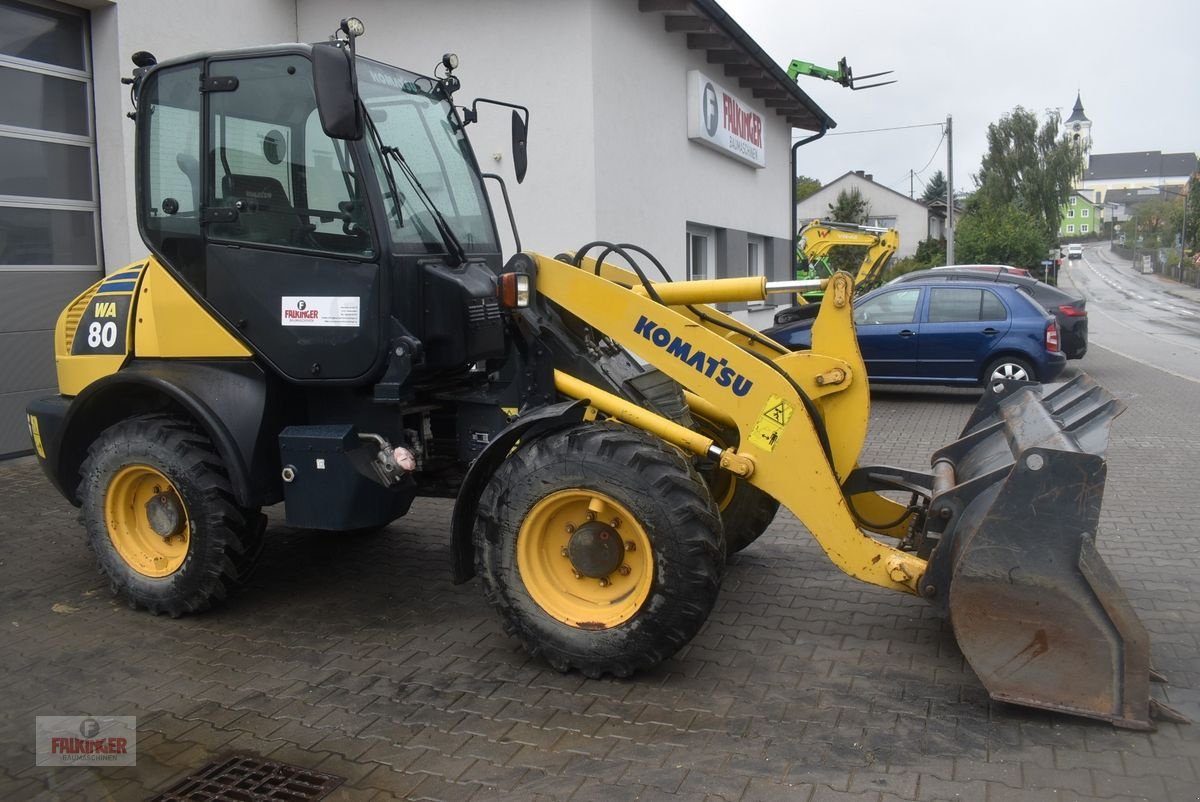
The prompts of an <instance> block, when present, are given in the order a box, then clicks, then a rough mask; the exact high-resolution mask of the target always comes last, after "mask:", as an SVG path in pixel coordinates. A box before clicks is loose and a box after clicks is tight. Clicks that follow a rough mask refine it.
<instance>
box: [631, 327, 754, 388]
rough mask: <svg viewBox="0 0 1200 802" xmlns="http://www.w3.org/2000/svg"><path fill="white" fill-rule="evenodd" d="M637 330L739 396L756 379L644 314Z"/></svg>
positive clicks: (635, 328) (718, 384)
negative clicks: (695, 348) (677, 335)
mask: <svg viewBox="0 0 1200 802" xmlns="http://www.w3.org/2000/svg"><path fill="white" fill-rule="evenodd" d="M633 333H634V334H640V335H642V337H643V339H646V340H649V341H650V342H652V343H654V344H655V345H657V346H658V347H659V348H662V349H664V350H665V351H666V352H667V353H668V354H670V355H671V356H673V357H675V358H676V359H678V360H679V361H680V362H682V363H684V364H685V365H687V366H688V367H692V368H695V369H696V372H697V373H700V374H702V375H704V376H707V377H708V378H710V379H712V380H713V381H715V382H716V383H717V386H718V387H728V388H730V389H731V390H732V391H733V394H734V395H736V396H739V397H741V396H744V395H746V393H748V392H750V388H751V387H752V386H753V385H754V382H753V381H751V380H750V379H747V378H746V377H745V376H743V375H742V374H740V373H738V372H737V371H736V370H734V369H733V368H731V367H729V361H728V360H727V359H724V358H722V359H713V358H712V357H711V356H709V355H708V354H706V353H704V352H703V351H700V350H696V351H693V350H692V344H691V343H689V342H687V341H686V340H684V339H683V338H682V337H673V336H671V332H670V331H668V330H667V329H665V328H663V327H662V326H660V325H658V324H657V323H655V322H654V321H653V320H650V319H649V318H647V317H646V316H645V315H642V316H641V318H640V319H639V320H638V322H637V323H636V324H635V325H634V327H633Z"/></svg>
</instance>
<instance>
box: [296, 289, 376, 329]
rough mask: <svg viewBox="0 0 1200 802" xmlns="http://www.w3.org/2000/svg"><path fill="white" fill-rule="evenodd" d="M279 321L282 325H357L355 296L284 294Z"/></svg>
mask: <svg viewBox="0 0 1200 802" xmlns="http://www.w3.org/2000/svg"><path fill="white" fill-rule="evenodd" d="M282 306H283V309H282V312H281V315H280V320H279V322H280V323H282V324H283V325H284V326H346V327H351V328H356V327H357V326H358V311H359V301H358V298H357V297H356V296H347V297H339V296H332V295H308V296H304V297H298V296H292V295H285V296H283V299H282Z"/></svg>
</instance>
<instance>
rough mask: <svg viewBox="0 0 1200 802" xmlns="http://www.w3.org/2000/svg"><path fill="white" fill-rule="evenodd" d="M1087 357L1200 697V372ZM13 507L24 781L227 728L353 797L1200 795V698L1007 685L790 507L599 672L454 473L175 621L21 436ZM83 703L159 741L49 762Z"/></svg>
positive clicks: (195, 752)
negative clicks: (491, 591)
mask: <svg viewBox="0 0 1200 802" xmlns="http://www.w3.org/2000/svg"><path fill="white" fill-rule="evenodd" d="M1084 367H1086V368H1087V369H1088V370H1089V372H1091V373H1092V374H1093V375H1094V376H1095V377H1096V378H1097V379H1098V380H1099V381H1101V382H1102V383H1104V384H1106V385H1107V386H1108V387H1109V388H1110V389H1111V390H1112V391H1113V392H1114V393H1116V394H1117V395H1118V396H1120V397H1122V398H1124V399H1126V400H1127V401H1128V402H1129V406H1130V409H1129V411H1128V413H1126V414H1125V415H1124V416H1123V417H1122V418H1120V419H1119V420H1118V421H1117V423H1116V426H1115V427H1114V432H1113V442H1112V445H1111V448H1110V450H1109V457H1110V470H1109V483H1108V492H1107V496H1106V498H1105V506H1104V514H1103V528H1102V530H1101V535H1100V543H1099V545H1100V548H1101V550H1102V552H1103V553H1104V555H1105V557H1106V558H1107V559H1108V561H1109V564H1110V566H1111V567H1112V569H1113V570H1114V572H1115V573H1116V575H1117V576H1118V578H1119V579H1120V581H1121V583H1122V584H1123V585H1124V587H1125V589H1126V591H1127V592H1128V594H1129V596H1130V598H1131V600H1132V603H1133V605H1134V606H1135V607H1136V608H1137V610H1138V612H1139V613H1140V615H1141V617H1142V620H1143V621H1144V622H1145V624H1146V627H1147V628H1148V629H1149V630H1150V632H1151V635H1152V638H1153V659H1154V662H1155V664H1156V666H1157V667H1158V668H1159V669H1160V670H1161V671H1163V672H1164V673H1165V674H1167V676H1168V677H1169V678H1170V680H1171V685H1170V686H1168V687H1166V688H1165V689H1159V690H1158V692H1159V693H1163V694H1164V696H1165V698H1166V700H1167V701H1168V702H1169V703H1170V704H1172V705H1175V706H1176V707H1178V708H1179V709H1181V710H1183V711H1184V712H1186V713H1187V714H1189V715H1191V716H1192V717H1193V718H1198V719H1200V579H1197V577H1198V576H1200V553H1198V551H1197V546H1196V543H1197V539H1196V533H1197V531H1200V504H1198V502H1197V497H1198V495H1200V493H1198V492H1197V491H1198V489H1200V483H1198V481H1197V478H1196V477H1197V476H1200V435H1198V434H1197V431H1196V420H1197V419H1196V407H1197V401H1198V400H1200V393H1198V392H1197V389H1196V386H1195V385H1194V384H1191V383H1189V382H1186V381H1183V380H1181V379H1176V378H1174V377H1171V376H1167V375H1164V374H1161V373H1157V372H1155V371H1153V370H1151V369H1149V368H1146V367H1144V366H1142V365H1139V364H1136V363H1134V362H1131V361H1129V360H1126V359H1123V358H1121V357H1117V356H1114V355H1112V354H1110V353H1108V352H1105V351H1103V350H1101V349H1095V352H1094V353H1091V354H1089V355H1088V357H1087V359H1086V361H1085V365H1084ZM975 398H976V395H975V394H974V393H971V392H966V391H950V392H946V391H916V390H911V391H910V390H899V391H889V392H879V393H876V395H875V398H874V407H873V419H872V434H871V438H870V445H869V453H868V455H867V459H868V460H870V461H877V462H890V463H894V464H899V465H905V466H909V467H915V468H920V467H922V466H923V465H922V464H923V461H924V460H927V458H928V455H929V454H930V453H931V452H932V450H933V449H934V448H936V447H937V446H940V445H942V444H944V443H945V442H947V441H949V440H951V439H953V438H954V437H955V435H956V434H957V430H958V428H959V427H960V426H961V425H962V423H963V422H964V421H965V420H966V417H967V415H968V413H969V411H970V409H971V408H972V406H973V404H974V400H975ZM0 512H2V513H3V517H2V519H0V520H2V524H0V538H2V542H3V545H4V548H3V550H0V799H5V800H9V799H12V800H18V799H31V798H45V799H59V798H63V799H74V798H81V799H115V800H125V799H130V800H132V799H144V798H146V797H147V796H148V795H150V794H151V792H153V791H156V790H162V789H164V788H166V787H168V786H169V785H170V784H171V783H173V782H175V781H177V780H178V779H179V778H181V777H182V776H185V775H186V774H188V773H190V772H191V771H193V770H195V769H196V768H198V767H199V766H201V765H202V764H204V763H206V762H208V761H210V760H212V759H213V758H215V757H217V756H220V755H225V754H228V753H249V754H253V755H259V756H266V757H269V758H270V759H275V760H281V761H284V762H288V763H294V764H299V765H303V766H306V767H309V768H315V769H317V770H319V771H325V772H329V773H333V774H337V775H340V776H342V777H344V778H345V782H344V783H343V784H342V786H341V787H340V788H339V789H338V790H336V791H335V792H334V793H333V794H332V795H331V796H330V797H329V798H330V799H338V800H365V799H379V800H386V799H393V798H397V799H435V800H467V799H470V800H472V801H473V802H475V801H482V800H500V799H514V800H518V799H519V800H539V799H543V800H563V799H570V800H573V801H576V802H586V800H606V801H607V802H615V801H617V800H626V799H642V800H711V801H712V802H715V801H716V800H744V801H745V802H752V800H800V801H801V802H824V801H825V800H838V799H841V800H856V801H858V802H884V800H936V799H956V800H987V802H1003V801H1004V800H1042V799H1045V800H1060V801H1061V800H1084V799H1093V798H1097V799H1099V798H1103V799H1133V798H1137V799H1153V800H1185V799H1197V798H1198V787H1200V783H1198V772H1200V725H1197V726H1179V725H1174V724H1164V725H1162V726H1161V727H1160V728H1159V730H1158V731H1157V732H1156V733H1152V734H1145V733H1132V732H1127V731H1121V730H1116V729H1114V728H1112V727H1111V726H1108V725H1105V724H1100V723H1094V722H1088V721H1083V720H1080V719H1074V718H1071V717H1067V716H1062V715H1055V714H1049V713H1042V712H1037V711H1031V710H1027V709H1022V708H1016V707H1011V706H1007V705H1003V704H996V703H992V702H990V701H989V700H988V698H987V696H986V694H985V693H984V691H983V689H982V688H981V686H980V684H979V682H978V680H977V679H976V677H975V675H974V674H973V673H972V672H971V670H970V669H969V668H968V667H967V666H966V665H965V664H964V660H963V658H962V656H961V655H960V653H959V651H958V649H957V647H956V645H955V642H954V639H953V637H952V635H951V633H950V631H949V628H948V626H947V625H946V624H945V623H943V622H941V621H940V620H938V619H937V618H936V617H935V616H934V615H933V611H932V609H931V608H930V607H928V606H926V605H925V604H924V603H923V602H921V601H920V600H917V599H915V598H910V597H906V596H902V595H899V594H894V593H889V592H887V591H884V590H881V589H877V588H874V587H872V586H869V585H865V584H860V583H858V582H855V581H853V580H851V579H849V578H847V577H845V576H843V575H842V574H841V573H840V572H838V571H837V570H836V569H835V568H834V567H833V566H832V565H831V564H830V563H829V561H828V560H827V559H826V558H825V557H824V555H823V554H822V553H821V552H820V550H819V548H818V547H817V546H816V544H815V543H814V542H813V541H812V540H811V538H809V537H808V536H807V534H805V533H804V532H803V531H802V529H801V527H800V526H799V524H798V523H797V522H796V521H795V519H794V518H792V517H791V516H790V515H787V514H782V515H781V516H780V517H779V519H778V521H777V522H776V523H775V524H774V526H773V527H772V528H771V529H770V530H769V531H768V533H767V534H766V535H764V536H763V537H762V538H761V539H760V540H759V542H758V543H756V544H755V545H754V546H752V547H751V548H749V549H748V550H746V551H745V552H743V554H742V555H741V556H740V557H739V558H738V559H737V560H736V561H735V562H734V563H733V564H732V565H731V567H730V569H729V573H728V576H727V578H726V580H725V584H724V589H723V590H722V592H721V597H720V599H719V600H718V602H717V606H716V610H715V612H714V614H713V616H712V618H711V620H710V622H709V623H708V625H707V626H706V627H705V628H704V629H703V631H702V632H701V633H700V635H699V636H698V637H697V638H696V639H695V640H694V641H693V642H692V643H691V644H690V645H689V646H688V647H686V648H685V649H684V650H682V651H681V652H680V653H679V654H678V655H676V656H675V657H674V658H672V659H671V660H669V661H667V662H666V663H665V664H664V665H662V666H661V667H660V668H658V669H657V670H655V671H653V672H650V673H648V674H643V675H640V676H638V677H636V678H634V679H632V680H625V681H616V680H601V681H594V680H588V679H585V678H583V677H582V676H579V675H578V674H567V675H562V674H558V673H555V672H554V671H551V670H549V669H547V668H546V667H545V666H544V665H542V664H540V663H538V662H534V661H531V660H530V659H528V658H527V657H526V655H525V653H524V652H523V651H522V650H521V648H520V647H519V646H518V645H517V643H516V642H515V641H513V640H511V639H509V638H508V637H506V636H505V635H504V634H503V633H502V631H501V628H500V625H499V623H498V619H497V617H496V616H495V615H493V613H492V612H491V611H490V610H489V609H488V608H487V606H486V605H485V603H484V601H483V599H482V596H481V593H480V591H479V588H478V586H477V584H475V583H471V584H468V585H465V586H459V587H456V586H454V585H452V584H451V583H450V577H449V570H448V558H447V553H446V545H445V544H446V540H447V531H448V528H449V519H450V506H449V504H448V503H446V502H442V501H427V502H419V503H418V504H417V505H416V506H415V508H414V511H413V513H412V514H411V515H410V516H409V517H407V518H405V519H402V520H401V521H398V522H397V523H396V524H394V525H393V526H392V527H390V529H389V530H387V531H386V532H384V533H382V534H379V535H375V536H367V537H344V536H343V537H338V536H334V535H328V534H316V533H309V532H299V531H293V530H289V529H287V528H285V527H282V526H281V525H278V524H277V525H274V526H273V527H272V531H271V537H270V539H269V544H268V547H267V548H268V553H267V554H266V558H265V561H264V565H263V568H262V569H261V570H260V572H259V574H258V575H257V577H256V579H255V581H254V582H253V583H252V585H251V587H250V588H249V589H248V590H247V591H246V592H244V593H242V594H241V595H239V596H238V597H236V599H235V600H233V601H232V602H231V603H230V604H228V605H226V606H224V607H223V608H221V609H219V610H216V611H213V612H211V613H208V614H204V615H197V616H193V617H189V618H184V619H180V620H175V621H172V620H169V619H167V618H155V617H152V616H150V615H147V614H145V613H140V612H134V611H131V610H129V609H127V608H126V607H124V606H123V605H122V604H121V603H120V602H119V601H117V600H114V599H113V598H111V597H110V595H109V593H108V590H107V586H106V584H105V582H103V581H102V579H101V578H100V577H99V576H98V575H97V574H96V571H95V569H94V567H93V563H92V559H91V555H90V553H89V552H88V550H87V549H86V548H85V546H84V543H83V540H82V533H81V530H80V527H79V526H78V524H77V523H76V521H75V511H74V510H73V509H72V508H70V507H69V506H67V505H66V504H65V503H64V502H63V501H62V500H61V499H60V498H59V497H58V496H57V495H56V494H55V493H54V492H53V491H52V490H51V489H50V487H49V485H48V484H47V483H46V482H45V481H44V480H43V479H42V477H41V475H40V473H39V471H38V470H37V468H36V466H35V465H34V464H33V463H32V462H31V461H29V460H18V461H14V462H9V463H5V464H0ZM81 714H93V715H135V716H137V717H138V734H139V739H138V751H139V754H138V762H137V766H136V767H135V768H121V769H117V768H109V769H104V770H99V769H86V768H62V769H46V768H36V767H35V766H34V765H33V763H34V758H33V737H32V736H33V726H34V716H35V715H81Z"/></svg>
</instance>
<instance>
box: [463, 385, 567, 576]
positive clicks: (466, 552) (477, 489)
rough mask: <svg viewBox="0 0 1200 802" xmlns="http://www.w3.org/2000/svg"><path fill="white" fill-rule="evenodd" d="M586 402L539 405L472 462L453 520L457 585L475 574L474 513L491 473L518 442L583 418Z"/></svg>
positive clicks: (498, 437) (506, 429)
mask: <svg viewBox="0 0 1200 802" xmlns="http://www.w3.org/2000/svg"><path fill="white" fill-rule="evenodd" d="M587 406H588V405H587V403H586V402H584V401H563V402H561V403H558V404H550V405H549V406H544V407H539V408H537V409H535V410H533V411H532V412H529V413H527V414H525V415H522V416H521V417H519V418H517V419H516V420H515V421H513V422H512V423H510V424H509V425H508V426H507V427H506V428H504V429H503V430H502V431H501V432H500V433H499V434H497V435H496V436H495V437H494V438H493V439H492V442H490V443H488V446H487V448H485V449H484V450H483V453H481V454H480V455H479V457H478V458H476V460H475V461H474V462H473V463H471V467H470V469H469V470H468V471H467V476H466V478H465V479H463V483H462V486H461V487H460V488H459V489H458V498H457V500H455V502H454V515H453V517H452V518H451V519H450V561H451V565H450V570H451V572H452V574H453V577H454V584H456V585H461V584H462V583H463V582H466V581H467V580H468V579H471V578H472V577H474V576H475V541H474V538H473V533H474V530H475V513H476V510H477V509H478V507H479V497H480V495H481V494H482V493H483V488H484V486H485V485H486V484H487V483H488V480H489V479H491V478H492V474H493V473H495V472H496V469H497V468H498V467H500V463H501V462H503V461H504V459H505V457H507V456H508V454H509V452H510V451H512V449H513V446H515V445H516V444H517V441H519V440H521V439H522V438H523V437H532V436H535V435H539V434H543V433H545V432H548V431H553V430H554V429H562V428H565V427H567V426H570V425H572V424H575V423H579V422H580V421H582V420H583V416H584V412H585V411H586V410H587Z"/></svg>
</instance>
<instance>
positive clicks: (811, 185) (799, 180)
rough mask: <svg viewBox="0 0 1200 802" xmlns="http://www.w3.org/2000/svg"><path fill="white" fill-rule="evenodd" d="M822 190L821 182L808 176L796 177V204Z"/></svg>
mask: <svg viewBox="0 0 1200 802" xmlns="http://www.w3.org/2000/svg"><path fill="white" fill-rule="evenodd" d="M820 188H821V182H820V181H818V180H817V179H815V178H809V177H808V176H806V175H800V176H796V203H799V202H800V201H802V200H804V199H805V198H807V197H808V196H809V195H812V194H814V193H815V192H817V191H818V190H819V189H820Z"/></svg>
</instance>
